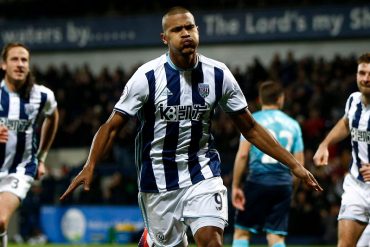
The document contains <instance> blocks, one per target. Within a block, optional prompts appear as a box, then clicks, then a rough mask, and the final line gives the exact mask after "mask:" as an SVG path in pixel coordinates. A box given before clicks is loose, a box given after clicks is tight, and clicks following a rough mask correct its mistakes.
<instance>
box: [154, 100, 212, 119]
mask: <svg viewBox="0 0 370 247" xmlns="http://www.w3.org/2000/svg"><path fill="white" fill-rule="evenodd" d="M208 111H209V107H208V105H199V104H195V105H174V106H164V105H162V104H161V105H159V113H160V117H161V119H162V120H165V121H168V122H177V121H181V120H194V121H201V120H202V119H203V116H204V114H205V113H206V112H208Z"/></svg>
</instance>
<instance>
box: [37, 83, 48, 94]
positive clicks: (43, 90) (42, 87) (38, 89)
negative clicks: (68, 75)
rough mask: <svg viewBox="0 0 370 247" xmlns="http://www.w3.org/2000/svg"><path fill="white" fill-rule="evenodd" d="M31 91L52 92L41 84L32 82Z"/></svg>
mask: <svg viewBox="0 0 370 247" xmlns="http://www.w3.org/2000/svg"><path fill="white" fill-rule="evenodd" d="M33 91H34V92H37V93H40V92H41V93H46V94H53V91H52V90H51V89H50V88H48V87H46V86H45V85H43V84H34V85H33Z"/></svg>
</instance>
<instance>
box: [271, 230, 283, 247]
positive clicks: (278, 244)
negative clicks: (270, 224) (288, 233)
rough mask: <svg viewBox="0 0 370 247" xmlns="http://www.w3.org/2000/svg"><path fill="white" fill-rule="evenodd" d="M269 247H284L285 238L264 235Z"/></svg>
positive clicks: (275, 235)
mask: <svg viewBox="0 0 370 247" xmlns="http://www.w3.org/2000/svg"><path fill="white" fill-rule="evenodd" d="M266 238H267V242H268V246H269V247H285V246H286V245H285V237H284V236H282V235H277V234H273V233H267V234H266Z"/></svg>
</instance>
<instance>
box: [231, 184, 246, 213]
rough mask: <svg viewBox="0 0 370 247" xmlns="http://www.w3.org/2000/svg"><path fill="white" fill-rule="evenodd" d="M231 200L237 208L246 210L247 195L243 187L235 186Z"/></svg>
mask: <svg viewBox="0 0 370 247" xmlns="http://www.w3.org/2000/svg"><path fill="white" fill-rule="evenodd" d="M231 201H232V203H233V206H234V207H235V208H236V209H239V210H241V211H244V204H245V196H244V192H243V190H242V189H241V188H238V187H233V189H232V193H231Z"/></svg>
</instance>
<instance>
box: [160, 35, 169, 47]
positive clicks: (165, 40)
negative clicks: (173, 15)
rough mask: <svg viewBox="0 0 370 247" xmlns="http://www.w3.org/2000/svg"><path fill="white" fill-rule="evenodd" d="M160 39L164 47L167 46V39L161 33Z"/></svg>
mask: <svg viewBox="0 0 370 247" xmlns="http://www.w3.org/2000/svg"><path fill="white" fill-rule="evenodd" d="M161 39H162V42H163V44H165V45H167V44H168V42H167V37H166V35H165V34H164V33H161Z"/></svg>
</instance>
